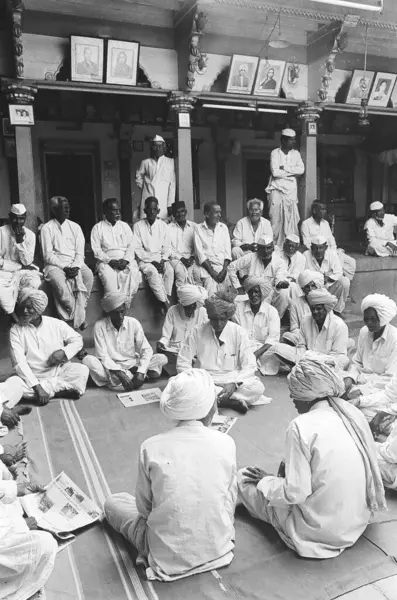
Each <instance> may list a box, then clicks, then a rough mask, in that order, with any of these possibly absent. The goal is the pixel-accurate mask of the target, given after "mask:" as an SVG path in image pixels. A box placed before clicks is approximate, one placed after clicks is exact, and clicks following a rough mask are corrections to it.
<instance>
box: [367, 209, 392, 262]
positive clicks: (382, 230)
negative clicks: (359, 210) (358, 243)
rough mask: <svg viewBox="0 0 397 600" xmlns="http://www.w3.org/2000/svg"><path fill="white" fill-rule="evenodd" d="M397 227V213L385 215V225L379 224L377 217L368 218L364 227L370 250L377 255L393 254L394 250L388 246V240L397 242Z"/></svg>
mask: <svg viewBox="0 0 397 600" xmlns="http://www.w3.org/2000/svg"><path fill="white" fill-rule="evenodd" d="M395 227H397V216H396V215H385V216H384V218H383V226H381V225H379V223H378V221H377V220H376V219H373V218H371V219H368V221H367V222H366V223H365V225H364V229H365V231H366V234H367V239H368V251H372V252H374V253H375V254H376V255H377V256H391V255H392V252H391V250H390V249H389V248H386V244H387V242H393V243H394V244H396V240H395V238H394V228H395Z"/></svg>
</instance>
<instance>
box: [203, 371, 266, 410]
mask: <svg viewBox="0 0 397 600" xmlns="http://www.w3.org/2000/svg"><path fill="white" fill-rule="evenodd" d="M210 375H211V376H212V379H213V380H214V383H215V385H216V386H217V387H221V386H223V385H226V384H228V383H232V382H234V381H235V377H234V372H233V374H232V375H231V377H230V379H229V378H228V377H227V374H226V375H225V374H222V375H221V374H219V375H217V374H214V373H210ZM264 391H265V386H264V385H263V383H262V382H261V380H260V379H259V377H256V376H254V377H249V378H248V379H244V380H243V382H242V384H241V385H240V387H238V388H237V390H236V391H235V392H233V394H232V395H231V398H232V399H235V400H244V401H245V403H246V404H247V405H248V406H251V405H253V404H256V403H257V402H258V400H259V398H260V397H261V396H262V395H263V393H264Z"/></svg>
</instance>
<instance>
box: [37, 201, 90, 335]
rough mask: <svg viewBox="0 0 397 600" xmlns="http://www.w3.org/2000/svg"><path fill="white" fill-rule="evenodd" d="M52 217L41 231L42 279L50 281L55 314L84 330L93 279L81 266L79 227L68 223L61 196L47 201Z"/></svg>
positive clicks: (82, 242)
mask: <svg viewBox="0 0 397 600" xmlns="http://www.w3.org/2000/svg"><path fill="white" fill-rule="evenodd" d="M50 210H51V214H52V216H53V218H52V219H51V221H49V222H48V223H45V225H43V227H42V229H41V247H42V250H43V259H44V277H45V279H46V280H47V281H49V282H50V284H51V287H52V290H53V293H54V301H55V306H56V308H57V311H58V315H59V317H60V318H61V319H63V320H64V321H71V322H72V323H73V327H75V328H80V329H84V328H85V316H86V315H85V309H86V306H87V302H88V298H89V295H90V294H91V289H92V284H93V281H94V277H93V274H92V271H91V270H90V269H89V268H88V267H87V265H85V264H84V246H85V241H84V236H83V232H82V230H81V227H80V225H78V224H77V223H74V222H73V221H69V215H70V206H69V202H68V201H67V199H66V198H64V197H63V196H54V197H53V198H51V200H50Z"/></svg>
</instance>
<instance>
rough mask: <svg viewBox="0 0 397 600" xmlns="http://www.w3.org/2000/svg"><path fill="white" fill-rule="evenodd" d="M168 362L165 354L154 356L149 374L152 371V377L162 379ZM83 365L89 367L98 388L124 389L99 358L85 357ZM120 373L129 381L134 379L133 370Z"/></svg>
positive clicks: (121, 369) (124, 370) (121, 368)
mask: <svg viewBox="0 0 397 600" xmlns="http://www.w3.org/2000/svg"><path fill="white" fill-rule="evenodd" d="M167 362H168V359H167V357H166V356H165V355H164V354H153V356H152V358H151V359H150V363H149V367H148V370H147V372H148V373H149V371H150V375H151V377H160V375H161V372H162V370H163V367H164V366H165V365H166V364H167ZM83 364H84V365H85V366H86V367H88V369H89V371H90V375H91V378H92V380H93V381H94V383H95V385H97V386H98V387H104V386H105V385H106V386H107V387H109V388H110V389H112V390H123V389H124V388H123V386H122V384H121V382H120V379H119V378H118V377H117V376H116V375H114V374H113V373H111V372H110V371H109V370H108V369H105V367H104V366H103V364H102V363H101V361H100V360H99V358H97V357H96V356H92V355H88V356H85V357H84V358H83ZM136 366H138V365H136ZM132 370H133V371H135V370H136V368H135V367H133V368H132ZM120 371H123V373H124V374H125V375H126V376H127V377H128V378H129V379H132V378H133V373H132V372H131V370H129V369H124V368H123V367H120Z"/></svg>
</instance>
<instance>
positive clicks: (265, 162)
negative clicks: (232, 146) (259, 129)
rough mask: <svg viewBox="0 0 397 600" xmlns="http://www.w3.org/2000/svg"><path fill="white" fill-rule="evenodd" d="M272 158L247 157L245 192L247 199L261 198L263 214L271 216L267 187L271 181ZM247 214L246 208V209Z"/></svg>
mask: <svg viewBox="0 0 397 600" xmlns="http://www.w3.org/2000/svg"><path fill="white" fill-rule="evenodd" d="M269 177H270V159H269V158H265V159H263V158H247V159H246V160H245V192H246V194H245V195H246V199H247V200H249V199H250V198H259V199H260V200H262V201H263V204H264V206H263V216H264V217H265V218H266V219H268V218H269V208H268V205H267V194H266V192H265V189H266V188H267V185H268V183H269ZM244 214H246V210H244Z"/></svg>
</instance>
